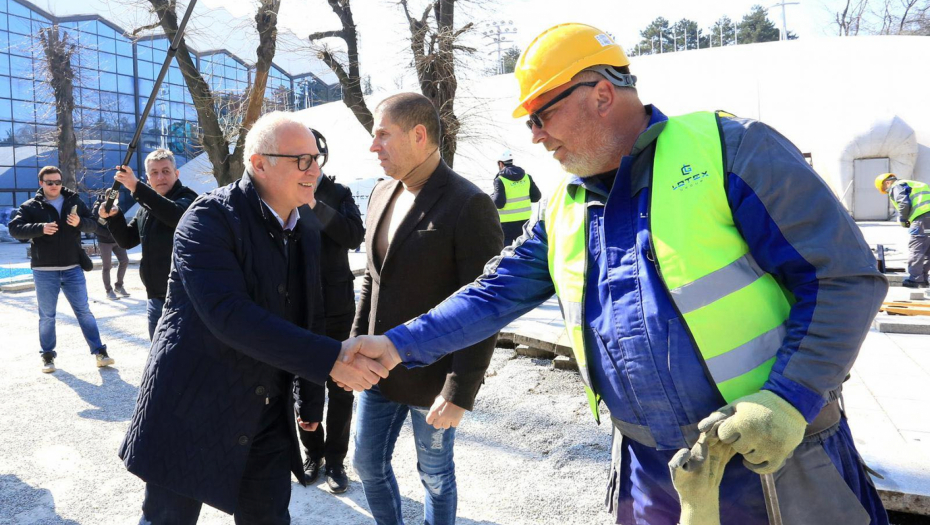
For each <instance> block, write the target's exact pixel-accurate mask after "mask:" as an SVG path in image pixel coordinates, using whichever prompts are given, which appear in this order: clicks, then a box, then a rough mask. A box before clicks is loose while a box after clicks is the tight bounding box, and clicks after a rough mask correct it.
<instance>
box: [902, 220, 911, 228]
mask: <svg viewBox="0 0 930 525" xmlns="http://www.w3.org/2000/svg"><path fill="white" fill-rule="evenodd" d="M901 227H902V228H910V227H911V221H901Z"/></svg>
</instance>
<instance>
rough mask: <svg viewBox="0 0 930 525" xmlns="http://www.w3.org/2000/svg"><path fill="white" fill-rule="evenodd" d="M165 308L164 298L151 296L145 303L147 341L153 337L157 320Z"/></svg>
mask: <svg viewBox="0 0 930 525" xmlns="http://www.w3.org/2000/svg"><path fill="white" fill-rule="evenodd" d="M164 310H165V300H164V299H157V298H152V299H149V300H148V302H147V303H146V305H145V315H146V317H148V321H149V341H152V340H153V339H155V329H156V328H158V320H159V319H161V314H162V312H163V311H164Z"/></svg>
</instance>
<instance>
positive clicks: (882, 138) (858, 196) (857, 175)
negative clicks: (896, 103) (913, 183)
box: [836, 115, 918, 221]
mask: <svg viewBox="0 0 930 525" xmlns="http://www.w3.org/2000/svg"><path fill="white" fill-rule="evenodd" d="M917 153H918V147H917V133H916V132H915V131H914V129H913V128H912V127H911V126H909V125H908V124H907V123H906V122H904V119H902V118H901V117H899V116H897V115H890V116H886V117H883V118H879V119H876V120H874V121H872V122H871V123H870V124H869V125H868V128H867V129H866V131H864V132H863V133H860V134H858V135H856V136H855V137H853V138H852V140H850V141H849V143H847V144H846V146H845V147H843V148H842V150H841V151H840V157H839V163H840V166H839V180H838V181H837V182H838V183H839V184H837V185H836V188H837V189H838V190H839V196H840V199H841V200H842V201H843V204H844V205H845V206H846V209H848V210H849V212H850V213H851V214H852V216H853V218H855V219H856V220H860V221H862V220H885V219H887V218H888V216H889V213H890V208H889V205H890V201H889V200H888V198H887V197H886V196H884V195H882V194H881V193H879V192H878V191H876V189H875V177H876V176H878V175H881V174H882V173H894V174H895V175H896V176H897V177H898V178H899V179H909V178H911V177H912V175H913V174H914V166H915V164H916V163H917Z"/></svg>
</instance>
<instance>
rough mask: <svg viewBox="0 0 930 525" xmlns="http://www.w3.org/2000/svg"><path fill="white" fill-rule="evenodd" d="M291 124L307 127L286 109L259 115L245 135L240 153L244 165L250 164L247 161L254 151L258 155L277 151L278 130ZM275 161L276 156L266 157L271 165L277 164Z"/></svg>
mask: <svg viewBox="0 0 930 525" xmlns="http://www.w3.org/2000/svg"><path fill="white" fill-rule="evenodd" d="M291 125H294V126H300V127H302V128H307V125H306V124H304V123H303V121H301V120H300V119H299V118H297V117H296V116H295V115H294V114H293V113H289V112H286V111H272V112H271V113H265V114H264V115H262V116H261V117H259V119H258V120H256V121H255V124H252V129H250V130H249V133H248V135H246V136H245V149H244V152H243V154H242V160H243V161H244V162H245V164H246V166H250V165H251V164H250V163H249V161H250V159H251V158H252V155H255V154H256V153H258V154H259V155H261V154H263V153H277V152H278V130H279V129H280V128H283V127H288V126H291ZM277 161H278V159H277V157H268V163H269V164H271V165H272V166H274V165H275V164H277Z"/></svg>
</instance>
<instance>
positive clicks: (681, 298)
mask: <svg viewBox="0 0 930 525" xmlns="http://www.w3.org/2000/svg"><path fill="white" fill-rule="evenodd" d="M763 275H765V272H764V271H763V270H762V268H760V267H759V265H758V264H757V263H756V260H755V259H753V257H752V255H750V254H749V253H746V254H745V255H743V256H742V257H740V258H739V259H737V260H735V261H733V262H731V263H730V264H728V265H726V266H724V267H723V268H720V269H719V270H717V271H715V272H712V273H709V274H707V275H705V276H704V277H701V278H700V279H698V280H696V281H693V282H690V283H688V284H685V285H682V286H679V287H678V288H675V289H674V290H672V291H671V294H672V299H673V300H674V301H675V304H676V305H677V306H678V308H679V309H680V310H681V313H682V314H687V313H689V312H693V311H695V310H697V309H698V308H701V307H704V306H707V305H709V304H711V303H713V302H714V301H717V300H719V299H721V298H723V297H726V296H727V295H730V294H731V293H733V292H736V291H737V290H742V289H743V288H745V287H747V286H749V285H750V284H752V283H754V282H755V281H756V279H758V278H760V277H762V276H763Z"/></svg>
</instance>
